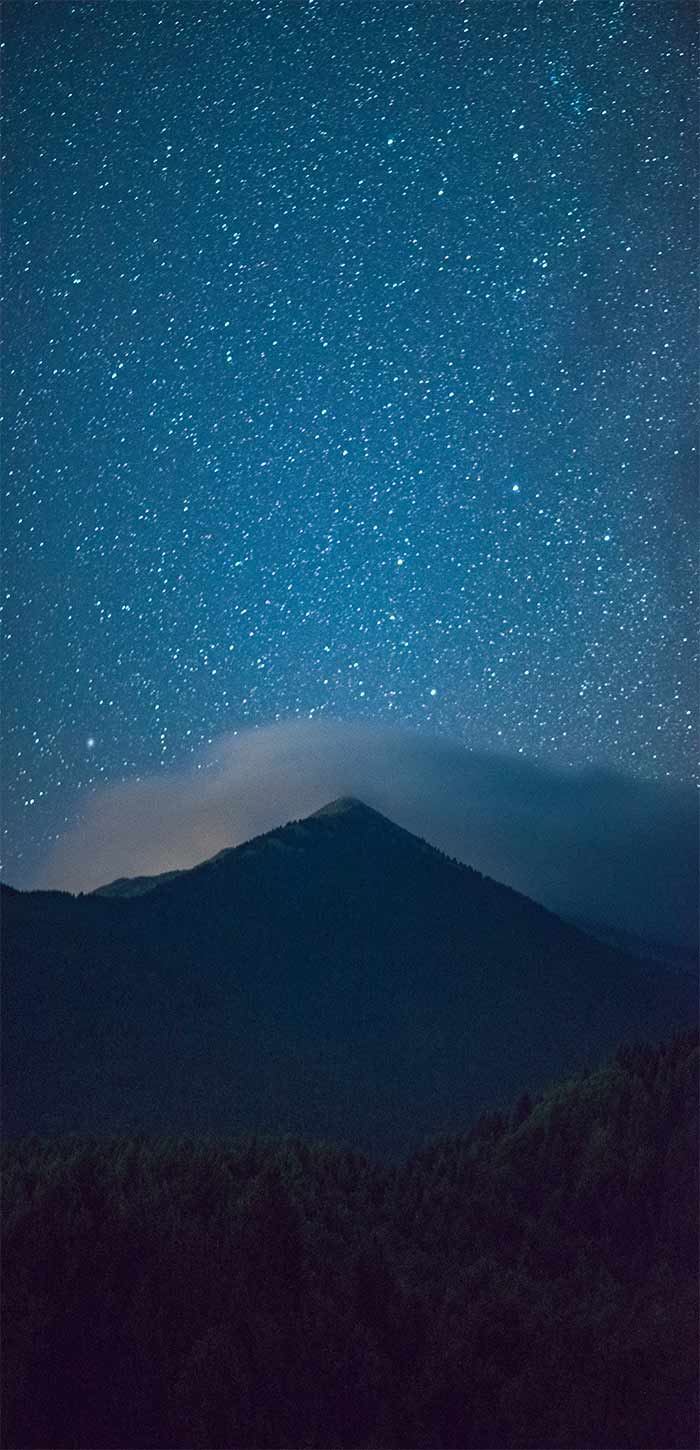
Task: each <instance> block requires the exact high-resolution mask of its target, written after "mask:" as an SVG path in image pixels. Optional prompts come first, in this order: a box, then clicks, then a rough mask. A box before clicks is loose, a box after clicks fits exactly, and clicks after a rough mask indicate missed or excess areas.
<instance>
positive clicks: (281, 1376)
mask: <svg viewBox="0 0 700 1450" xmlns="http://www.w3.org/2000/svg"><path fill="white" fill-rule="evenodd" d="M697 1061H698V1054H697V1036H696V1035H691V1034H684V1035H683V1036H679V1037H676V1038H675V1039H674V1040H673V1042H672V1043H668V1044H667V1045H665V1046H663V1047H659V1048H653V1049H652V1048H635V1049H624V1050H621V1051H620V1053H618V1056H617V1058H616V1059H615V1060H614V1061H613V1062H612V1064H610V1065H609V1066H608V1067H606V1068H604V1069H603V1070H601V1071H598V1072H595V1073H593V1074H591V1075H588V1076H584V1077H579V1078H576V1079H574V1080H572V1081H569V1082H567V1083H564V1084H563V1085H561V1086H560V1087H558V1088H557V1089H556V1090H554V1091H552V1092H550V1093H548V1094H547V1095H546V1096H545V1097H544V1098H543V1099H542V1100H540V1101H539V1102H537V1103H535V1105H534V1106H533V1105H532V1104H531V1103H530V1101H529V1100H528V1099H527V1098H526V1097H524V1098H522V1099H521V1100H520V1102H519V1103H518V1104H517V1106H516V1107H515V1108H514V1110H513V1112H512V1113H511V1115H510V1116H509V1117H508V1118H504V1117H503V1116H500V1115H493V1116H490V1117H488V1118H483V1119H482V1120H481V1121H480V1122H479V1123H478V1124H477V1125H476V1126H475V1128H474V1129H473V1130H472V1131H471V1132H470V1133H468V1134H467V1135H466V1136H464V1137H461V1138H452V1139H449V1140H444V1141H440V1142H436V1143H434V1144H433V1145H431V1146H430V1147H428V1148H426V1149H425V1150H423V1151H421V1152H419V1153H417V1154H415V1155H414V1156H413V1157H412V1158H410V1159H409V1160H408V1161H407V1162H406V1163H405V1165H403V1166H400V1167H398V1168H397V1167H391V1168H385V1167H382V1166H378V1165H377V1164H375V1163H372V1162H370V1161H369V1160H367V1159H366V1158H364V1157H361V1156H356V1155H351V1154H348V1153H344V1152H340V1151H336V1150H334V1149H333V1148H331V1147H322V1146H314V1145H308V1144H305V1143H302V1142H298V1141H292V1140H285V1141H283V1142H271V1141H260V1140H258V1141H254V1140H247V1141H245V1142H236V1143H233V1144H228V1145H227V1144H224V1143H221V1142H213V1141H209V1142H205V1141H203V1140H189V1141H183V1140H178V1141H175V1140H170V1141H168V1140H165V1139H158V1140H154V1139H134V1138H132V1139H126V1138H121V1139H109V1140H107V1139H104V1140H99V1139H85V1138H80V1139H77V1138H76V1139H68V1138H61V1139H56V1140H53V1141H51V1140H47V1139H43V1140H39V1139H25V1140H23V1141H22V1142H21V1143H18V1144H13V1145H10V1146H8V1147H7V1148H6V1150H5V1155H4V1156H5V1166H4V1239H5V1242H4V1255H3V1288H4V1295H3V1332H4V1356H3V1363H4V1393H3V1404H4V1415H3V1445H4V1446H5V1447H12V1450H18V1447H30V1446H31V1447H42V1450H47V1447H51V1450H59V1447H64V1446H65V1447H68V1446H70V1447H83V1446H84V1447H90V1450H100V1447H107V1446H109V1447H114V1450H117V1447H118V1450H147V1447H149V1450H150V1447H168V1450H177V1447H183V1450H190V1447H199V1446H201V1447H208V1450H214V1447H281V1446H284V1447H302V1446H353V1447H355V1446H357V1447H360V1446H365V1447H383V1446H387V1447H389V1446H391V1447H419V1446H422V1447H442V1446H445V1447H446V1446H454V1447H462V1450H466V1447H476V1446H478V1447H498V1450H503V1447H516V1446H523V1447H525V1446H531V1447H540V1450H541V1447H548V1446H551V1447H557V1450H561V1447H568V1446H580V1447H584V1446H585V1447H615V1450H620V1447H634V1450H644V1447H650V1450H651V1447H653V1450H671V1447H682V1450H686V1447H690V1446H692V1445H694V1444H695V1436H696V1429H697V1349H698V1345H697V1314H698V1305H697V1262H696V1256H697V1202H698V1198H697V1163H698V1151H697V1141H696V1139H697Z"/></svg>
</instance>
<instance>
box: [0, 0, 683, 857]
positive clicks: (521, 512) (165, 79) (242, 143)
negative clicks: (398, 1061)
mask: <svg viewBox="0 0 700 1450" xmlns="http://www.w3.org/2000/svg"><path fill="white" fill-rule="evenodd" d="M3 10H4V27H3V28H4V51H3V54H4V56H5V61H4V109H5V130H4V150H5V153H6V156H5V161H4V168H5V182H4V216H3V228H4V237H3V256H4V262H5V275H6V301H5V311H4V324H3V335H4V388H3V392H4V401H5V411H6V423H5V435H4V468H3V472H4V490H5V500H4V508H3V538H2V543H3V550H4V583H5V594H6V612H5V634H6V656H5V666H4V676H3V678H4V697H5V705H4V751H3V791H4V826H5V832H6V836H7V841H8V848H7V851H6V858H5V868H4V869H5V874H6V876H7V878H8V879H9V880H11V881H13V882H16V883H17V884H22V882H23V881H24V880H26V879H29V878H30V877H31V873H32V871H33V870H34V869H35V867H36V866H37V863H39V862H40V861H41V859H42V858H43V857H44V855H45V854H46V852H47V851H48V850H49V849H50V847H51V845H52V843H54V842H55V840H56V838H57V837H58V836H60V835H61V834H62V833H63V831H64V830H66V828H67V827H68V826H69V825H70V824H71V823H73V822H74V821H75V819H76V818H77V817H78V816H79V814H80V811H81V809H82V805H83V803H84V802H85V801H86V799H89V796H90V791H91V790H93V789H94V788H95V787H97V786H106V785H109V784H112V783H117V782H120V781H123V780H124V779H127V780H130V779H132V778H134V777H137V776H140V775H144V774H146V775H148V774H150V775H153V774H154V773H155V772H157V771H158V770H160V769H163V770H164V771H167V770H168V769H169V768H177V769H181V768H182V767H183V764H186V763H187V762H190V763H191V762H192V761H193V758H194V759H196V758H197V754H198V752H200V751H201V750H202V749H203V747H205V746H206V744H207V742H210V741H212V740H215V739H216V737H217V736H218V735H220V734H221V733H222V732H224V731H226V732H230V731H234V730H243V729H245V728H248V727H252V726H256V725H269V724H270V723H272V722H275V721H285V720H290V719H291V720H293V719H299V718H301V719H307V718H308V717H311V718H313V719H318V718H324V719H333V720H340V721H345V722H373V723H379V724H393V725H396V726H408V727H411V728H412V729H419V730H420V731H422V732H427V733H429V734H432V735H436V736H437V735H439V736H446V737H450V738H451V739H453V740H457V741H461V742H463V743H464V744H465V745H467V746H470V747H472V748H474V749H477V750H488V751H492V750H502V751H503V752H505V753H507V754H509V755H517V754H518V753H520V754H522V755H524V756H525V757H527V758H531V759H537V760H540V761H543V762H545V763H548V764H551V765H554V766H556V767H567V766H574V767H578V768H580V767H583V766H586V765H590V766H596V767H604V768H608V769H615V770H622V771H625V772H628V773H632V774H634V775H637V776H644V777H657V778H661V779H663V778H668V777H671V778H674V779H686V780H687V779H689V778H691V777H692V776H693V775H694V768H695V760H696V737H695V714H696V710H695V700H696V693H695V692H696V685H695V679H696V676H695V668H694V652H695V640H696V616H695V611H694V606H693V604H692V602H691V596H692V589H693V583H694V577H695V565H696V557H695V556H696V518H695V512H696V497H695V496H696V476H697V474H696V451H695V441H694V426H693V415H694V405H695V394H696V381H695V378H696V335H695V317H696V296H695V281H694V278H695V271H696V262H697V238H696V231H695V207H696V194H695V192H696V188H695V182H696V161H695V156H696V145H697V137H696V134H695V133H696V102H695V74H696V54H695V16H696V7H695V4H694V3H692V4H691V3H688V4H684V3H680V0H666V3H659V0H649V3H646V0H622V3H621V0H578V3H577V0H539V3H538V0H512V3H511V0H466V3H458V0H415V3H394V0H376V3H365V0H308V3H299V0H267V3H256V0H236V3H231V4H229V3H225V0H211V3H206V0H205V3H189V4H183V3H180V0H163V3H161V0H154V3H147V4H144V3H140V0H137V3H125V0H119V3H112V0H102V3H99V4H74V5H72V4H66V3H62V0H59V3H55V0H50V3H45V0H40V3H6V4H5V5H4V7H3Z"/></svg>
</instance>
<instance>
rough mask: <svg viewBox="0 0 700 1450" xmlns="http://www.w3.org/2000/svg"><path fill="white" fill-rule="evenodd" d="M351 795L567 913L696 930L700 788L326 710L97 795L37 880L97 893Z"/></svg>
mask: <svg viewBox="0 0 700 1450" xmlns="http://www.w3.org/2000/svg"><path fill="white" fill-rule="evenodd" d="M339 795H356V796H359V797H360V798H361V799H362V800H364V801H366V803H367V804H368V805H371V806H374V807H375V809H377V810H380V811H382V812H383V813H384V814H385V815H387V816H389V817H391V819H392V820H395V821H397V822H398V823H399V824H400V825H402V826H405V827H406V828H407V829H408V830H411V831H415V832H416V833H417V834H419V835H421V836H424V837H425V838H426V839H427V840H428V841H431V842H432V843H433V844H434V845H436V846H439V847H441V849H442V850H444V851H446V852H448V853H449V855H451V856H457V857H458V858H459V859H460V860H463V861H466V862H467V863H468V864H469V865H472V866H475V867H476V868H477V869H478V870H480V871H482V872H484V873H486V874H487V875H490V876H493V877H495V878H496V879H497V880H499V881H505V882H507V883H508V884H509V885H511V886H514V887H516V888H517V889H518V890H519V891H523V892H525V893H526V894H527V895H529V896H532V897H534V898H535V900H538V901H541V902H543V903H545V905H548V906H550V907H552V908H553V909H554V910H559V911H561V912H564V913H568V914H573V915H580V916H585V917H587V918H589V919H591V920H595V921H600V922H611V923H613V924H615V925H617V926H619V927H621V928H624V929H626V930H629V931H633V932H637V933H639V934H641V935H646V936H648V937H650V938H655V939H657V940H660V941H665V940H667V941H675V942H680V943H686V944H689V943H692V942H693V940H694V939H695V934H696V923H697V884H696V883H697V805H696V798H695V793H694V791H693V790H692V788H690V787H686V786H683V785H674V784H664V783H655V782H650V781H641V780H637V779H632V778H631V777H628V776H624V775H617V774H615V773H612V772H608V771H601V770H595V771H593V770H585V771H579V772H574V771H566V772H565V771H555V770H553V769H550V768H549V767H546V766H542V765H540V764H534V763H532V762H528V761H526V760H522V759H521V758H520V757H515V758H513V757H510V756H504V755H497V754H489V753H485V752H476V751H472V750H467V749H465V748H464V747H463V746H461V745H459V744H457V743H456V742H454V741H449V740H448V741H445V740H435V739H431V738H429V737H426V736H424V735H418V734H416V733H414V732H410V731H406V730H392V729H389V728H384V727H370V726H362V725H346V724H332V723H323V722H314V721H304V722H291V723H287V724H280V725H271V726H267V727H264V728H262V729H259V730H251V731H247V732H244V733H242V734H236V735H226V736H223V737H222V738H221V739H220V740H219V741H218V742H217V743H216V744H215V746H213V747H212V748H211V749H210V751H209V752H208V753H207V755H206V756H205V757H203V758H202V760H200V762H199V764H198V767H197V768H192V769H190V770H188V771H183V772H181V773H179V774H170V775H168V776H167V777H163V776H158V777H152V778H150V779H145V780H141V781H139V782H134V783H132V784H126V785H120V786H117V787H112V788H110V789H104V790H101V791H99V792H98V793H97V794H96V795H95V796H94V797H92V799H91V800H90V802H89V804H88V806H87V808H86V811H85V813H84V817H83V820H82V822H81V824H80V825H79V826H77V827H76V828H75V829H73V830H72V831H70V832H69V833H68V834H67V835H66V836H64V837H63V839H62V840H61V841H60V842H59V844H58V846H57V848H56V849H55V850H54V852H53V854H52V856H51V858H50V860H49V862H48V864H47V866H46V868H45V870H44V871H42V873H41V876H40V878H39V879H37V881H36V882H35V883H34V884H35V885H37V886H44V887H46V886H51V887H61V888H64V889H66V888H67V889H68V890H71V891H78V890H82V891H88V890H91V889H92V888H93V887H95V886H99V885H102V884H104V883H106V882H107V881H111V880H113V879H114V878H115V877H118V876H138V875H151V874H155V873H158V872H160V871H168V870H172V869H174V868H177V867H186V866H193V865H195V864H196V863H197V862H198V861H202V860H204V859H206V857H208V856H212V855H214V853H215V852H216V851H219V850H221V849H222V848H223V847H225V846H231V845H236V844H238V843H239V842H241V841H245V840H248V839H249V838H250V837H251V836H254V835H258V834H260V833H261V832H263V831H266V830H269V829H271V828H272V827H273V826H277V825H280V824H281V823H283V822H285V821H287V820H290V819H293V818H298V817H300V816H305V815H308V814H309V813H310V812H311V811H314V810H317V809H318V808H319V807H320V806H322V805H325V804H326V802H327V801H329V800H332V799H333V798H334V797H336V796H339Z"/></svg>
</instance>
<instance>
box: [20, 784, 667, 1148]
mask: <svg viewBox="0 0 700 1450" xmlns="http://www.w3.org/2000/svg"><path fill="white" fill-rule="evenodd" d="M2 905H3V947H4V1011H3V1044H4V1051H3V1071H4V1079H5V1092H4V1104H5V1133H6V1135H19V1134H22V1133H28V1132H36V1133H58V1132H65V1131H70V1132H100V1133H102V1132H105V1131H110V1132H113V1131H120V1132H132V1131H159V1132H160V1131H167V1132H182V1131H187V1132H189V1131H194V1132H222V1131H223V1132H229V1133H230V1132H245V1131H257V1132H262V1133H280V1132H282V1133H285V1132H287V1133H294V1134H303V1135H305V1136H307V1137H315V1138H326V1139H332V1140H334V1141H336V1142H337V1141H340V1142H346V1143H348V1144H350V1145H351V1146H353V1147H359V1148H363V1149H366V1150H371V1151H377V1152H380V1153H385V1154H396V1153H398V1152H402V1151H404V1150H405V1149H407V1148H410V1147H412V1146H415V1145H417V1144H419V1143H420V1142H421V1141H422V1140H423V1139H424V1138H425V1137H427V1136H430V1135H433V1134H436V1133H444V1132H458V1131H460V1130H461V1129H462V1128H463V1127H464V1125H465V1123H469V1122H470V1121H471V1120H472V1119H473V1117H474V1115H475V1113H476V1112H478V1111H481V1110H482V1109H484V1108H491V1107H494V1106H498V1105H500V1104H505V1103H507V1102H508V1101H509V1099H510V1098H511V1097H512V1096H514V1095H516V1094H517V1093H520V1092H521V1091H522V1090H523V1089H524V1088H527V1089H529V1090H530V1091H534V1090H539V1089H540V1088H541V1087H543V1086H544V1085H545V1084H547V1083H548V1082H550V1081H552V1080H554V1079H555V1078H557V1077H560V1076H562V1075H564V1074H568V1073H571V1072H574V1071H576V1070H578V1069H581V1068H584V1067H585V1066H586V1065H587V1064H588V1063H591V1062H594V1061H595V1060H597V1059H598V1058H600V1057H601V1056H602V1055H604V1054H605V1053H607V1052H608V1051H610V1050H612V1048H614V1047H615V1046H616V1045H617V1043H618V1042H619V1041H620V1039H623V1038H627V1039H632V1038H639V1037H654V1038H659V1037H662V1036H664V1035H667V1034H668V1033H669V1032H671V1031H672V1030H674V1029H675V1028H679V1027H684V1026H686V1025H689V1024H691V1023H694V1021H695V1018H696V991H695V987H694V983H693V981H692V979H691V978H689V977H688V976H687V975H685V974H683V973H680V972H673V971H669V970H666V969H664V968H660V967H659V966H658V965H657V964H656V963H653V962H643V961H640V960H638V959H635V958H632V957H630V956H627V955H626V954H625V953H623V952H621V951H619V950H616V949H615V948H613V947H610V946H607V945H606V944H604V943H601V942H597V941H594V940H592V939H591V938H589V937H588V936H586V935H585V934H584V933H583V932H581V931H580V930H578V929H577V928H575V927H574V926H571V925H569V924H566V923H564V922H563V921H561V920H560V919H559V918H558V917H556V916H554V915H552V913H550V912H548V911H547V910H545V909H544V908H543V907H540V906H538V905H536V904H535V903H534V902H532V901H530V900H528V899H527V898H526V897H524V896H521V895H519V894H518V893H517V892H515V891H513V890H511V889H510V888H508V887H505V886H502V885H500V884H498V883H497V882H495V881H492V880H490V879H488V878H486V877H482V876H480V875H479V874H478V873H477V872H475V871H473V870H471V869H470V868H469V867H467V866H464V865H461V864H459V863H458V862H456V861H453V860H450V859H448V858H447V857H445V856H444V855H442V854H441V853H440V852H439V851H437V850H435V849H434V848H433V847H432V846H430V845H428V844H427V843H426V842H425V841H422V840H419V839H418V838H417V837H415V836H413V835H411V833H410V832H408V831H406V830H404V829H403V828H402V827H400V826H397V825H395V824H394V823H393V822H391V821H388V820H387V819H386V818H385V817H383V816H382V815H380V814H379V813H378V812H377V811H374V810H371V809H370V808H369V807H368V806H365V805H364V804H362V802H360V801H356V800H352V799H343V800H340V801H335V802H332V803H331V804H330V805H328V806H326V807H324V809H323V810H321V811H318V812H317V813H316V814H315V815H313V816H310V817H308V818H307V819H305V820H302V821H293V822H290V823H289V824H288V825H286V826H284V827H281V828H279V829H278V830H275V831H270V832H268V833H267V834H265V835H264V836H260V837H258V838H256V839H254V840H252V841H248V842H246V843H245V844H244V845H241V846H238V847H235V848H232V849H229V850H225V851H223V852H220V853H219V855H218V856H216V857H214V858H213V859H212V860H210V861H206V862H204V863H203V864H202V865H200V866H197V867H194V868H193V869H192V870H187V871H182V872H176V873H167V874H166V875H165V876H161V877H154V878H137V881H136V882H134V881H131V882H130V881H121V882H115V883H112V884H111V886H110V887H108V888H102V889H101V890H100V891H98V892H96V893H93V894H91V895H88V896H80V897H72V896H70V895H68V894H67V893H61V892H16V891H13V890H11V889H8V888H5V889H4V890H3V894H2Z"/></svg>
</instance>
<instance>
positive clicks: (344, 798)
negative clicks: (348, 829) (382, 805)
mask: <svg viewBox="0 0 700 1450" xmlns="http://www.w3.org/2000/svg"><path fill="white" fill-rule="evenodd" d="M346 815H366V816H381V812H380V811H375V810H373V809H372V807H371V806H367V805H365V803H364V801H361V800H358V798H357V796H354V795H341V796H338V799H337V800H334V801H329V802H328V804H327V805H325V806H321V809H320V810H319V811H313V812H312V814H311V816H310V817H309V819H310V820H315V819H316V817H317V816H346ZM381 819H382V820H384V819H385V817H384V816H382V817H381Z"/></svg>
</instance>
